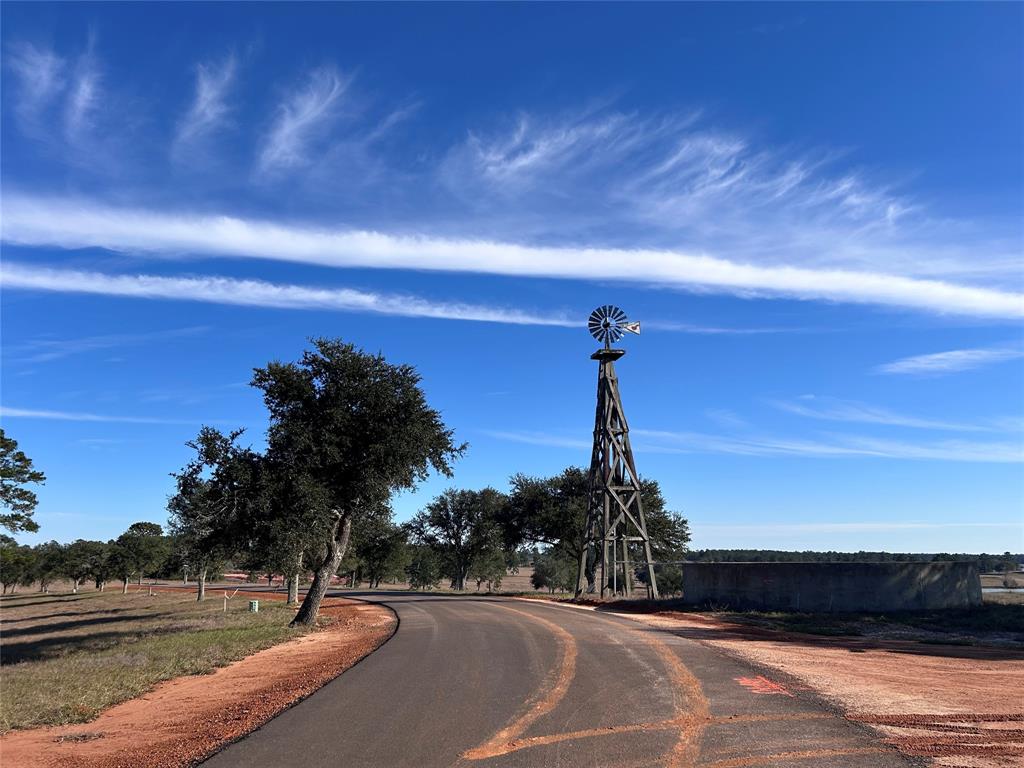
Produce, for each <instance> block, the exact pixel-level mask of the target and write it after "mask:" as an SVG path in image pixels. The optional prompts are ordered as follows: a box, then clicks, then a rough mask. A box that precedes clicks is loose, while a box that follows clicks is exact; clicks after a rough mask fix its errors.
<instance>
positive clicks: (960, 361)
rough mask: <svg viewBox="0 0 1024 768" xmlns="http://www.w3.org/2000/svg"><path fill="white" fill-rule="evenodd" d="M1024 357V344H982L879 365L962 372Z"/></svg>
mask: <svg viewBox="0 0 1024 768" xmlns="http://www.w3.org/2000/svg"><path fill="white" fill-rule="evenodd" d="M1022 357H1024V347H1019V346H999V347H978V348H975V349H951V350H948V351H946V352H932V353H929V354H926V355H913V356H911V357H904V358H901V359H899V360H893V361H892V362H891V363H885V364H884V365H879V366H878V367H876V368H875V372H876V373H887V374H900V375H913V376H942V375H944V374H947V373H959V372H960V371H969V370H972V369H974V368H981V367H983V366H986V365H994V364H995V363H1002V362H1005V361H1007V360H1017V359H1020V358H1022Z"/></svg>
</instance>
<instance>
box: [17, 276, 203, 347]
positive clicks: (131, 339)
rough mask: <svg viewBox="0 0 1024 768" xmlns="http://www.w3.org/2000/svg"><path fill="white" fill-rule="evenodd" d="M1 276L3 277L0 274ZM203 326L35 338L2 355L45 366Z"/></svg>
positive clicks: (181, 334)
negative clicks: (67, 337) (70, 337)
mask: <svg viewBox="0 0 1024 768" xmlns="http://www.w3.org/2000/svg"><path fill="white" fill-rule="evenodd" d="M0 274H2V273H0ZM208 330H209V328H208V327H206V326H193V327H189V328H172V329H170V330H165V331H153V332H151V333H114V334H106V335H102V336H86V337H82V338H77V339H47V338H37V339H32V340H30V341H26V342H25V343H23V344H13V345H12V344H7V345H5V349H4V351H5V352H6V353H9V354H12V356H13V358H14V359H15V360H19V361H21V362H26V363H45V362H49V361H51V360H59V359H61V358H64V357H69V356H71V355H78V354H84V353H88V352H96V351H98V350H106V349H120V348H122V347H128V346H138V345H140V344H153V343H159V342H166V341H169V340H173V339H180V338H191V337H195V336H197V335H200V334H202V333H205V332H206V331H208Z"/></svg>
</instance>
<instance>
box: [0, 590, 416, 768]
mask: <svg viewBox="0 0 1024 768" xmlns="http://www.w3.org/2000/svg"><path fill="white" fill-rule="evenodd" d="M253 596H254V597H258V598H259V599H261V600H267V599H268V598H269V599H274V598H273V597H271V596H270V595H268V594H267V593H258V594H255V593H254V595H253ZM321 616H323V617H324V618H326V619H328V620H329V621H330V623H329V624H328V625H327V626H325V627H323V628H322V629H319V630H317V631H315V632H311V633H310V634H308V635H304V636H303V637H300V638H297V639H295V640H291V641H289V642H286V643H282V644H280V645H276V646H274V647H272V648H268V649H266V650H263V651H260V652H258V653H255V654H253V655H252V656H249V657H247V658H245V659H242V660H241V661H238V662H235V663H233V664H230V665H229V666H226V667H222V668H220V669H217V670H215V671H214V672H212V673H211V674H208V675H195V676H190V677H183V678H178V679H176V680H170V681H167V682H165V683H161V684H159V685H157V686H156V687H155V688H153V689H152V690H151V691H149V692H148V693H146V694H145V695H143V696H141V697H139V698H137V699H132V700H131V701H126V702H124V703H123V704H118V705H117V706H115V707H111V708H110V709H108V710H106V711H105V712H103V713H102V714H101V715H100V716H99V717H98V718H96V719H95V720H93V721H92V722H90V723H86V724H82V725H72V726H60V727H52V728H35V729H32V730H27V731H17V732H12V733H9V734H6V735H5V736H3V737H0V755H2V758H3V764H4V766H10V767H11V768H70V766H76V768H179V767H181V766H188V765H192V764H194V763H196V762H198V761H200V760H202V759H203V758H205V757H208V756H209V755H211V754H213V753H214V752H215V751H217V749H219V748H220V747H221V746H223V745H224V744H226V743H228V742H230V741H233V740H235V739H238V738H239V737H241V736H243V735H245V734H246V733H249V732H250V731H252V730H253V729H255V728H257V727H259V726H260V725H262V724H263V723H265V722H266V721H267V720H269V719H270V718H272V717H274V716H275V715H276V714H278V713H279V712H281V711H282V710H284V709H286V708H287V707H288V706H290V705H291V704H294V703H295V702H297V701H298V700H300V699H302V698H304V697H305V696H308V695H309V694H310V693H312V692H313V691H315V690H317V689H318V688H320V687H321V686H323V685H324V684H325V683H327V682H329V681H330V680H332V679H333V678H335V677H337V676H338V675H339V674H341V673H342V672H344V671H345V670H346V669H348V668H349V667H351V666H352V665H353V664H355V663H356V662H357V661H359V660H360V659H361V658H363V657H364V656H366V655H367V654H368V653H370V652H371V651H373V650H375V649H376V648H377V647H379V646H380V645H381V644H382V643H383V642H384V641H385V640H387V639H388V638H389V637H390V636H391V634H392V633H393V632H394V630H395V627H396V625H397V621H396V619H395V617H394V615H393V614H392V613H391V612H390V611H389V610H388V609H386V608H384V607H381V606H376V605H368V604H365V603H360V602H356V601H353V600H347V599H344V598H330V599H327V600H325V601H324V605H323V607H322V609H321Z"/></svg>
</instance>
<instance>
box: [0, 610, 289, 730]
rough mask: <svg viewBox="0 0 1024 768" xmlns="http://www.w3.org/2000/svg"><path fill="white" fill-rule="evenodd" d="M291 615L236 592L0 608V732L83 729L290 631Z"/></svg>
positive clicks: (240, 656)
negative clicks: (253, 609)
mask: <svg viewBox="0 0 1024 768" xmlns="http://www.w3.org/2000/svg"><path fill="white" fill-rule="evenodd" d="M292 616H293V611H292V609H290V608H288V607H287V606H285V605H283V604H282V603H280V602H277V601H269V600H266V601H261V603H260V612H259V613H255V614H251V613H249V612H248V604H247V600H246V599H244V596H242V595H239V596H238V598H236V599H235V600H234V601H231V602H229V607H228V612H227V613H225V612H223V600H222V599H221V595H220V594H218V593H215V595H214V596H212V597H211V598H209V599H207V601H206V602H204V603H197V602H196V601H195V596H194V595H193V594H191V593H181V594H177V593H157V594H154V595H152V596H150V595H148V594H147V591H132V592H129V593H128V594H127V595H122V594H121V593H120V591H115V592H104V593H100V592H85V593H82V594H78V595H71V594H61V595H55V594H50V595H41V594H21V595H14V596H8V597H5V598H3V600H2V601H0V626H2V630H0V631H2V643H0V664H2V667H0V674H2V678H3V693H2V696H0V732H6V731H9V730H11V729H15V728H31V727H35V726H41V725H59V724H68V723H81V722H86V721H88V720H90V719H92V718H93V717H95V716H96V715H97V714H98V713H99V712H101V711H102V710H103V709H106V708H107V707H110V706H112V705H114V704H117V703H119V702H121V701H125V700H127V699H130V698H134V697H136V696H139V695H141V694H142V693H144V692H145V691H146V690H148V689H149V688H151V687H152V686H153V685H154V684H156V683H158V682H160V681H161V680H167V679H170V678H174V677H179V676H181V675H191V674H201V673H205V672H209V671H211V670H213V669H214V668H216V667H220V666H224V665H225V664H228V663H230V662H232V661H235V660H237V659H240V658H243V657H245V656H247V655H249V654H251V653H254V652H255V651H258V650H260V649H262V648H267V647H269V646H271V645H274V644H275V643H278V642H281V641H282V640H287V639H289V638H291V637H295V636H297V635H298V634H300V630H292V629H289V628H288V622H289V621H290V620H291V618H292Z"/></svg>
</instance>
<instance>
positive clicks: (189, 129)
mask: <svg viewBox="0 0 1024 768" xmlns="http://www.w3.org/2000/svg"><path fill="white" fill-rule="evenodd" d="M236 70H237V61H236V59H235V57H234V56H228V57H226V58H224V59H223V60H221V61H219V62H204V63H200V64H197V65H196V89H195V95H194V97H193V99H192V104H191V105H190V106H189V109H188V111H187V112H186V113H185V115H184V116H183V117H182V119H181V121H180V122H179V123H178V130H177V133H176V134H175V138H174V146H173V151H174V153H175V154H178V153H180V151H181V150H182V149H184V147H185V146H187V145H190V144H192V143H193V142H196V141H199V140H201V139H202V138H204V137H206V136H209V135H210V134H212V133H214V132H215V131H217V130H218V129H219V128H221V127H223V126H224V125H225V124H226V123H227V121H228V118H229V116H230V114H231V108H230V106H229V105H228V94H229V93H230V90H231V88H232V86H233V85H234V83H235V76H236Z"/></svg>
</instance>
